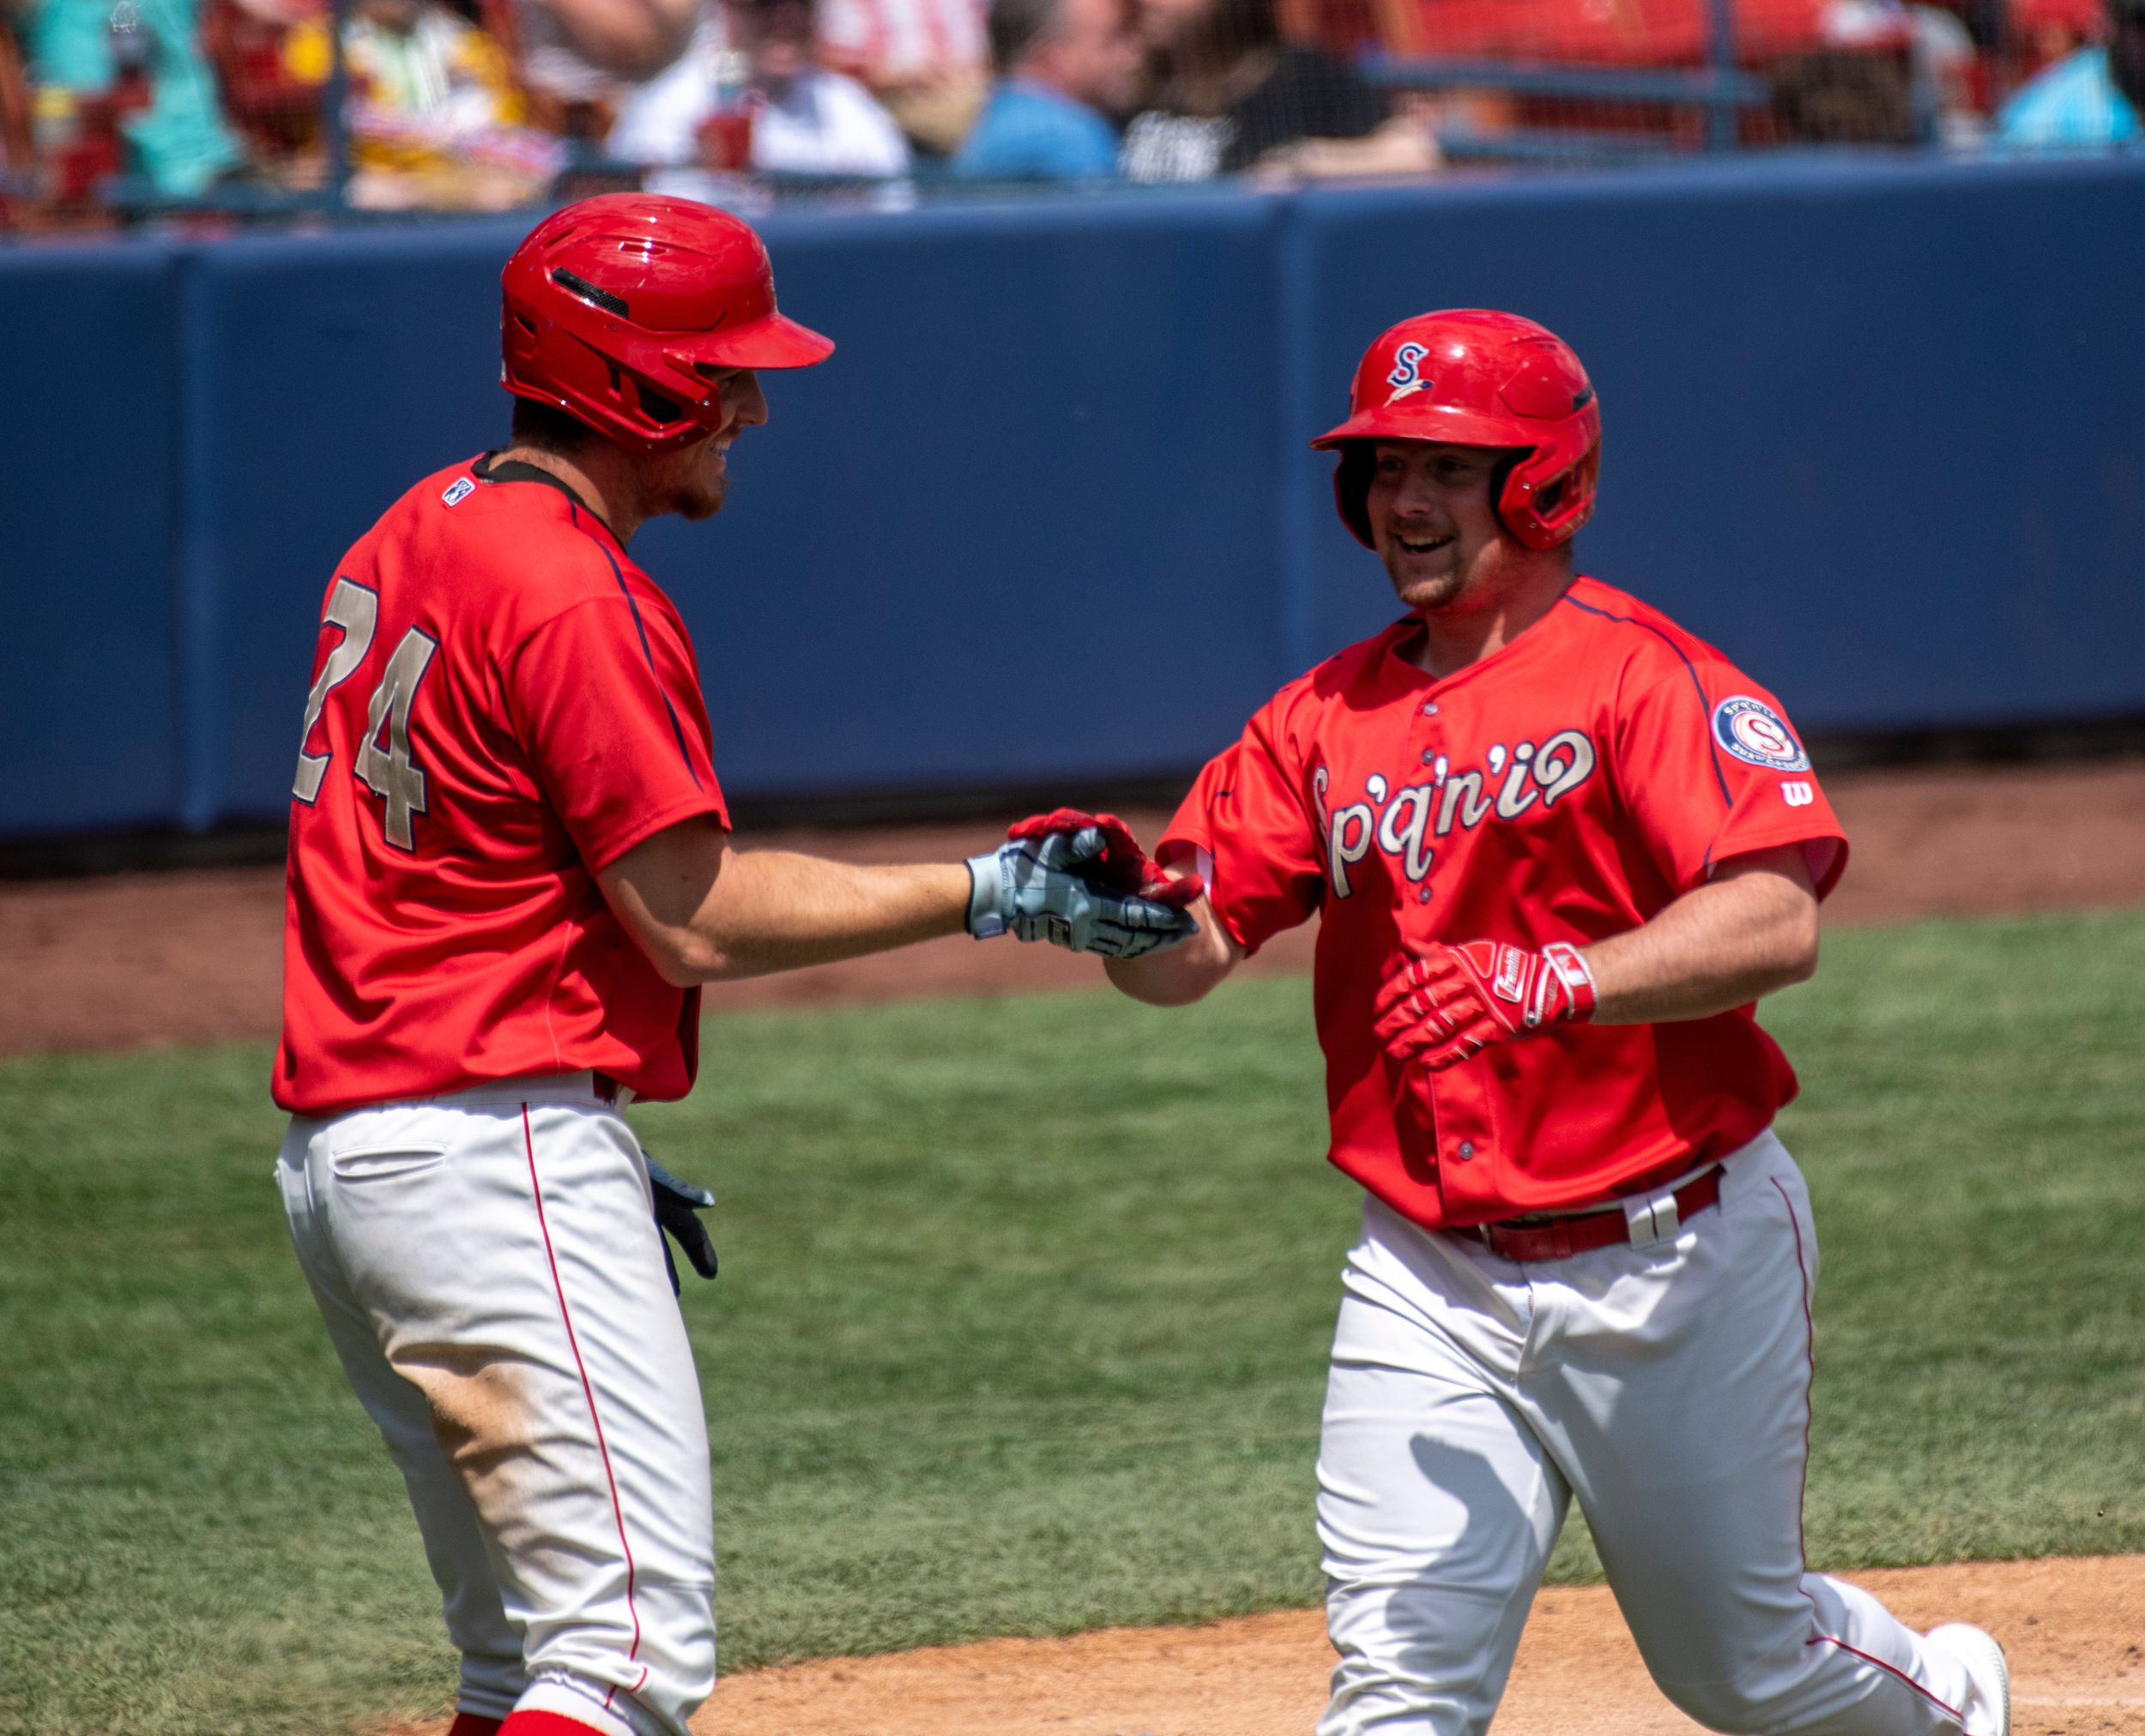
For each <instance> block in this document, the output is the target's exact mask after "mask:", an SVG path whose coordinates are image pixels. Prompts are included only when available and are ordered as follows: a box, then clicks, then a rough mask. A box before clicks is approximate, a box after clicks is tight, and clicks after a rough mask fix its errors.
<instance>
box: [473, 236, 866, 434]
mask: <svg viewBox="0 0 2145 1736" xmlns="http://www.w3.org/2000/svg"><path fill="white" fill-rule="evenodd" d="M499 281H500V289H501V293H502V298H503V301H504V311H503V312H502V314H501V318H500V352H501V356H502V365H501V368H500V376H499V383H500V384H502V385H503V386H505V388H506V390H508V391H510V392H512V393H514V394H515V395H516V396H518V397H524V398H529V399H531V400H533V401H535V402H538V403H545V404H550V405H552V406H553V408H557V409H561V410H564V411H565V412H566V414H569V415H571V416H572V417H574V418H576V419H577V420H579V421H582V422H584V423H586V424H587V425H588V426H589V427H591V428H594V429H595V431H596V432H598V433H601V434H602V435H604V436H605V437H606V438H607V439H610V440H612V441H614V442H615V443H616V444H618V445H621V446H624V447H626V448H627V449H629V450H631V451H643V452H662V451H673V450H674V449H676V448H677V447H680V446H683V445H687V444H688V443H689V442H691V441H692V440H694V439H698V438H700V437H701V436H702V435H704V434H705V433H707V432H709V431H710V430H712V429H715V428H717V427H720V426H722V395H721V393H720V391H719V390H717V386H716V380H715V379H714V378H712V376H713V375H714V374H716V372H719V371H720V370H722V369H725V368H789V367H809V366H812V365H813V363H814V362H819V361H824V360H825V359H826V358H827V356H828V355H829V354H831V353H832V351H833V349H834V345H833V344H832V343H831V342H829V341H828V340H827V339H825V338H824V337H822V336H819V333H817V332H816V331H811V330H807V328H805V327H804V326H801V325H799V324H797V323H796V322H795V321H794V320H791V319H788V318H784V317H783V316H782V314H781V313H779V312H776V307H775V277H774V271H773V269H772V267H771V266H770V264H769V263H768V259H767V250H766V248H765V247H764V246H763V245H761V243H760V239H759V237H758V235H756V234H754V233H752V230H751V229H750V228H749V227H746V225H745V224H743V223H740V221H738V220H737V219H736V218H734V217H732V216H730V215H728V214H727V213H725V212H722V211H718V210H716V209H714V208H713V207H711V206H707V205H700V204H696V203H693V202H692V200H689V199H673V198H666V197H659V196H656V195H654V194H644V193H607V194H605V195H603V196H602V197H599V198H594V199H583V200H582V201H581V202H580V203H578V204H574V205H569V206H567V207H566V208H565V209H564V210H563V211H559V212H557V213H555V214H554V215H552V216H550V217H547V218H546V219H545V220H544V221H542V222H541V223H540V224H538V225H537V226H536V227H535V229H534V230H532V231H531V232H530V233H529V237H528V239H526V240H524V241H523V243H522V245H520V246H519V247H517V248H516V249H515V251H514V255H513V257H511V259H509V260H508V261H507V262H506V269H505V272H504V273H502V274H501V276H500V280H499Z"/></svg>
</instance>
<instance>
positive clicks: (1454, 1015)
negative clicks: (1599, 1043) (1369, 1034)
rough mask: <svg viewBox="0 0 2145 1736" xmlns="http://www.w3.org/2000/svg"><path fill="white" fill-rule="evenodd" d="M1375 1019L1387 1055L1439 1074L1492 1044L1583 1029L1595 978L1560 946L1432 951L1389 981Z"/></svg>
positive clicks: (1484, 945) (1490, 945)
mask: <svg viewBox="0 0 2145 1736" xmlns="http://www.w3.org/2000/svg"><path fill="white" fill-rule="evenodd" d="M1373 1012H1374V1014H1375V1019H1376V1025H1375V1030H1376V1031H1377V1034H1378V1037H1379V1040H1380V1041H1381V1042H1382V1043H1384V1044H1385V1046H1386V1053H1387V1054H1388V1055H1390V1056H1392V1057H1393V1059H1394V1060H1395V1061H1397V1062H1399V1063H1400V1064H1401V1065H1402V1066H1403V1067H1405V1066H1406V1065H1407V1064H1408V1063H1410V1062H1414V1061H1420V1062H1422V1063H1423V1065H1424V1066H1425V1067H1427V1068H1429V1070H1430V1071H1431V1072H1432V1073H1441V1072H1442V1071H1444V1069H1445V1068H1448V1067H1452V1066H1455V1065H1457V1064H1458V1063H1459V1062H1463V1061H1465V1060H1467V1059H1468V1058H1469V1057H1470V1056H1477V1055H1479V1054H1481V1053H1482V1051H1483V1049H1487V1048H1489V1045H1490V1044H1491V1043H1508V1042H1510V1041H1511V1040H1512V1039H1513V1038H1514V1037H1533V1036H1537V1035H1538V1034H1539V1033H1540V1032H1542V1031H1547V1030H1549V1029H1550V1028H1551V1027H1552V1026H1554V1025H1574V1024H1584V1023H1585V1022H1586V1020H1587V1019H1591V1018H1592V1016H1593V1012H1594V976H1593V972H1592V971H1589V970H1588V969H1587V968H1586V959H1584V958H1582V957H1581V956H1580V951H1579V948H1578V947H1573V946H1568V945H1567V944H1566V943H1565V942H1563V941H1556V942H1554V943H1552V944H1551V945H1550V946H1547V947H1544V948H1543V949H1542V950H1541V951H1540V952H1538V953H1530V952H1528V951H1526V949H1525V948H1524V947H1508V946H1506V945H1505V944H1504V943H1503V942H1502V941H1468V942H1466V943H1465V945H1464V946H1459V947H1447V946H1433V947H1431V948H1430V949H1429V953H1427V954H1425V955H1424V956H1423V957H1422V958H1420V959H1412V960H1411V961H1410V962H1409V963H1408V964H1407V965H1405V967H1404V968H1403V969H1401V970H1399V971H1395V972H1394V973H1393V975H1392V976H1391V977H1387V979H1386V983H1385V986H1384V987H1383V988H1382V989H1380V990H1379V991H1378V999H1377V1001H1376V1002H1375V1006H1374V1007H1373Z"/></svg>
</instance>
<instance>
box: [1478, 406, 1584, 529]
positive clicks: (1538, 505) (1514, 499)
mask: <svg viewBox="0 0 2145 1736" xmlns="http://www.w3.org/2000/svg"><path fill="white" fill-rule="evenodd" d="M1560 446H1561V450H1560ZM1600 475H1601V439H1600V436H1599V435H1598V433H1597V434H1596V435H1595V436H1594V437H1593V439H1591V440H1589V441H1588V442H1587V444H1586V447H1585V449H1584V450H1583V451H1580V452H1579V453H1577V454H1576V455H1574V453H1573V452H1572V451H1571V450H1570V444H1569V443H1551V444H1550V445H1543V446H1538V447H1536V448H1535V449H1534V451H1532V452H1529V453H1526V454H1525V455H1524V456H1523V457H1521V458H1520V462H1519V463H1517V464H1514V466H1513V467H1512V468H1511V469H1510V471H1509V472H1508V474H1507V475H1506V477H1505V480H1504V482H1503V485H1502V487H1500V488H1499V489H1498V490H1497V516H1498V517H1500V518H1502V519H1503V520H1504V523H1505V528H1506V529H1508V530H1509V531H1511V533H1512V534H1513V535H1514V536H1516V537H1518V538H1519V539H1520V541H1522V542H1524V543H1526V546H1527V547H1529V548H1555V547H1556V546H1557V545H1558V544H1559V543H1561V542H1568V541H1571V539H1572V538H1573V537H1574V536H1575V535H1578V534H1579V527H1580V525H1582V524H1584V523H1586V521H1587V520H1588V519H1589V518H1591V517H1593V516H1594V493H1595V489H1596V487H1597V485H1598V479H1599V477H1600Z"/></svg>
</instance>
